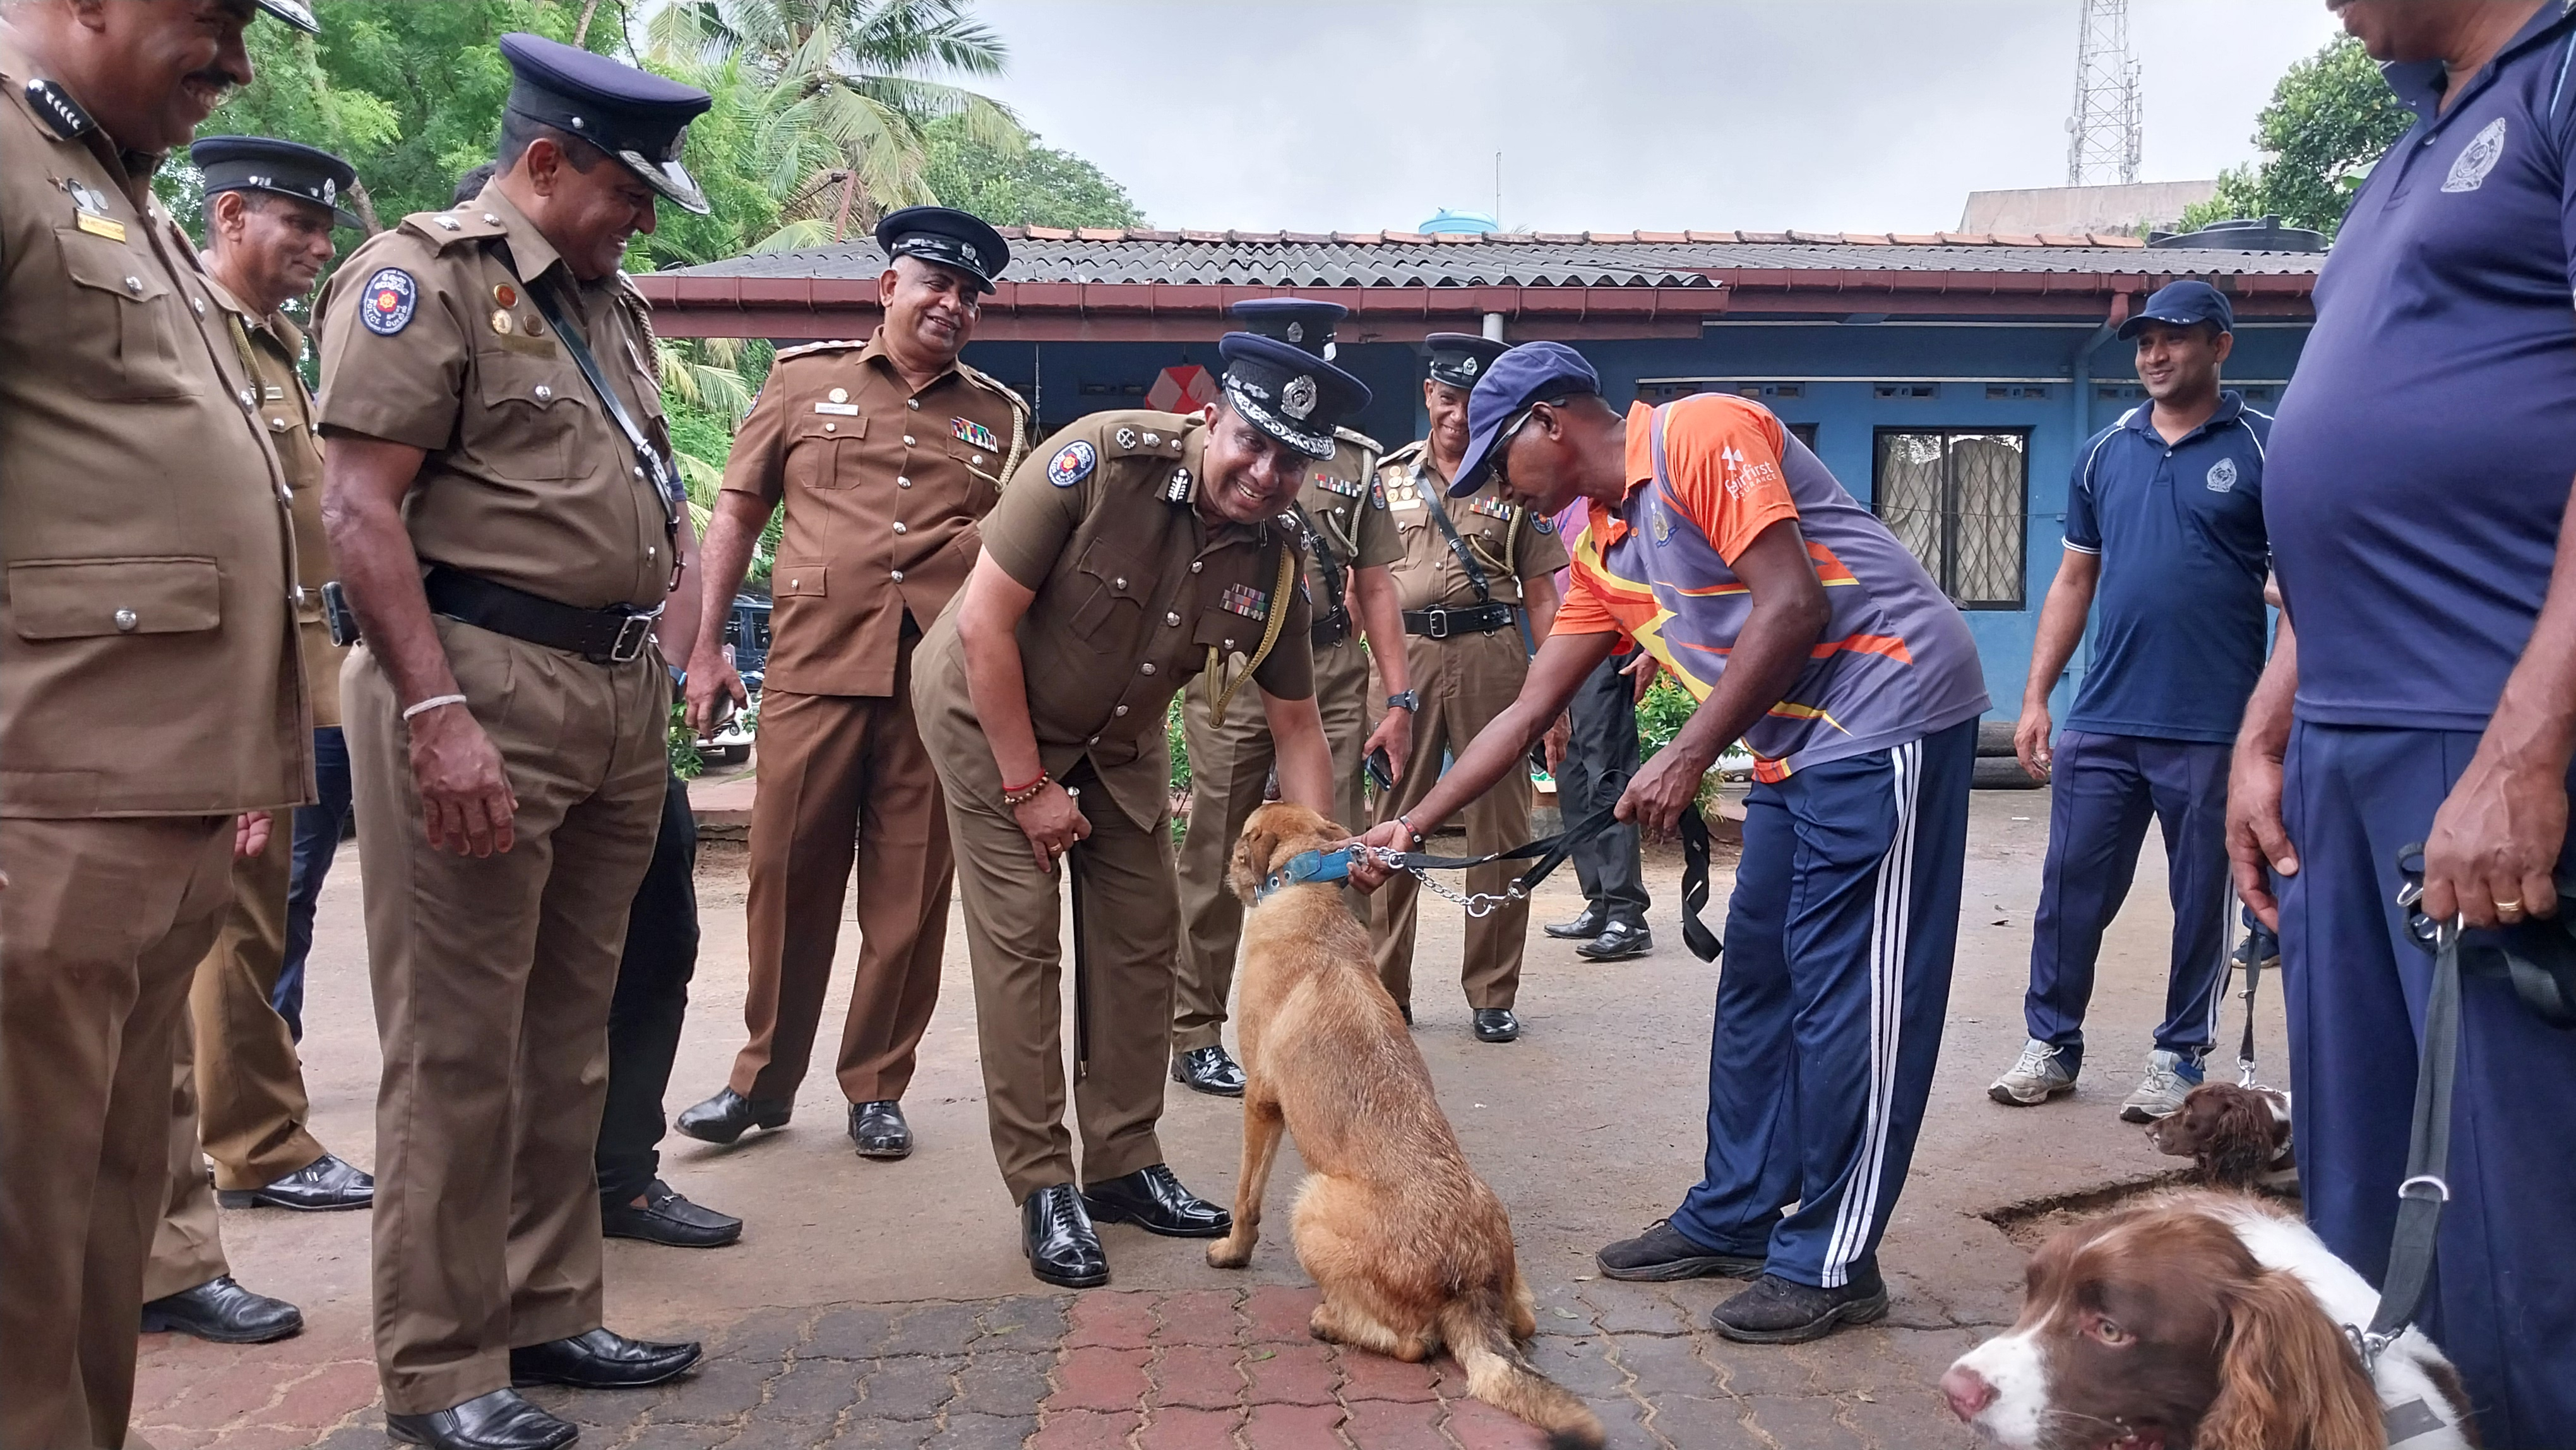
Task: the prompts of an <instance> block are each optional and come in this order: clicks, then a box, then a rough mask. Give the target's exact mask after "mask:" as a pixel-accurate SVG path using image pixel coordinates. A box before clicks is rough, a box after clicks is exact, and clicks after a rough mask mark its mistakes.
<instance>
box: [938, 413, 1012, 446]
mask: <svg viewBox="0 0 2576 1450" xmlns="http://www.w3.org/2000/svg"><path fill="white" fill-rule="evenodd" d="M948 436H949V437H951V438H954V439H956V440H957V441H958V442H960V443H963V444H966V445H967V446H969V447H973V448H981V449H983V450H984V451H985V452H987V453H999V452H1001V451H1002V440H1001V439H999V438H996V437H994V436H993V430H992V429H990V428H987V427H985V426H984V425H983V424H981V423H978V422H976V421H975V420H974V419H972V418H951V419H949V420H948Z"/></svg>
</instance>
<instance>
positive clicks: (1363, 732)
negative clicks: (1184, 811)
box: [1172, 297, 1413, 1097]
mask: <svg viewBox="0 0 2576 1450" xmlns="http://www.w3.org/2000/svg"><path fill="white" fill-rule="evenodd" d="M1233 311H1234V315H1235V317H1236V318H1237V319H1238V320H1240V321H1241V322H1242V323H1243V325H1244V327H1245V329H1246V330H1247V331H1251V332H1255V333H1258V334H1260V335H1261V336H1263V337H1274V338H1277V339H1279V340H1280V341H1282V342H1286V343H1291V344H1293V345H1295V346H1297V347H1301V348H1304V349H1305V350H1306V351H1308V352H1311V353H1313V354H1314V355H1315V356H1317V357H1319V358H1322V359H1324V360H1326V361H1328V362H1329V361H1331V360H1332V356H1333V327H1334V324H1336V323H1338V322H1340V321H1341V320H1342V318H1343V317H1344V316H1346V315H1347V314H1348V313H1349V311H1350V309H1349V308H1347V307H1344V306H1342V305H1341V304H1340V303H1338V302H1316V301H1311V300H1308V299H1306V298H1302V297H1264V298H1260V299H1257V300H1254V301H1250V302H1238V303H1236V304H1234V309H1233ZM1333 442H1334V447H1333V456H1332V457H1330V458H1327V459H1324V460H1322V461H1321V462H1318V463H1315V464H1312V465H1310V466H1309V467H1308V468H1307V469H1306V476H1305V482H1304V483H1303V484H1301V485H1300V486H1299V487H1298V490H1297V500H1296V502H1295V503H1294V504H1293V505H1291V507H1290V509H1289V511H1288V516H1289V518H1290V519H1291V520H1293V521H1294V522H1295V523H1296V525H1297V527H1298V532H1299V535H1300V541H1301V542H1302V543H1303V544H1304V546H1305V549H1306V598H1307V600H1308V608H1309V609H1311V610H1312V611H1313V612H1314V615H1315V623H1314V627H1313V629H1312V631H1311V634H1312V637H1313V640H1314V649H1315V704H1316V705H1317V706H1318V707H1319V708H1320V709H1321V710H1322V712H1323V717H1324V738H1325V742H1326V743H1327V744H1328V745H1330V746H1331V748H1332V752H1333V780H1334V782H1335V784H1336V785H1337V786H1338V787H1339V791H1338V793H1337V794H1336V795H1335V797H1334V800H1335V807H1334V812H1333V819H1334V820H1336V821H1340V822H1342V823H1343V824H1344V825H1345V826H1348V827H1350V828H1351V829H1354V830H1357V829H1359V828H1360V827H1361V826H1363V825H1365V824H1366V823H1367V818H1366V817H1365V816H1363V815H1362V814H1361V811H1362V810H1363V809H1364V806H1363V804H1362V796H1361V783H1362V781H1364V780H1365V779H1366V768H1365V767H1364V766H1363V765H1362V761H1363V759H1365V758H1367V757H1372V756H1374V757H1376V758H1377V759H1379V760H1382V761H1384V762H1386V763H1387V764H1388V765H1389V767H1390V768H1391V769H1402V768H1403V765H1404V762H1405V761H1406V760H1407V759H1408V758H1409V757H1410V755H1411V753H1412V749H1413V712H1412V710H1411V708H1410V704H1411V701H1412V700H1413V695H1412V692H1411V689H1410V688H1409V687H1408V686H1407V684H1406V678H1407V670H1406V667H1405V658H1404V644H1403V640H1404V633H1403V626H1402V624H1401V622H1400V621H1399V620H1398V619H1397V617H1396V600H1395V585H1394V582H1393V581H1392V580H1391V579H1389V578H1388V577H1387V566H1388V565H1389V564H1392V563H1394V562H1395V561H1396V560H1398V559H1400V558H1402V557H1404V551H1403V549H1402V548H1401V547H1400V546H1399V545H1398V544H1397V543H1396V539H1395V528H1394V525H1393V524H1392V523H1391V522H1390V521H1389V519H1388V517H1387V512H1386V496H1385V495H1384V494H1382V493H1380V492H1379V491H1378V488H1377V463H1378V455H1379V454H1380V453H1381V452H1382V451H1384V450H1382V449H1380V448H1379V447H1378V445H1377V442H1376V440H1374V439H1372V438H1369V437H1368V436H1367V435H1365V434H1361V433H1354V432H1352V431H1351V430H1350V429H1348V428H1336V429H1334V430H1333ZM1363 636H1365V637H1366V638H1367V640H1368V641H1369V646H1368V648H1367V649H1365V650H1363V649H1362V648H1361V647H1360V640H1361V639H1362V637H1363ZM1372 657H1374V658H1376V659H1378V660H1381V661H1384V662H1385V663H1386V665H1387V666H1388V668H1386V671H1385V673H1386V684H1387V689H1388V690H1389V691H1391V692H1392V695H1391V697H1390V698H1389V699H1388V700H1387V702H1386V705H1385V706H1383V707H1380V708H1382V709H1383V710H1384V718H1383V719H1382V720H1380V721H1379V722H1378V727H1377V729H1376V730H1375V731H1374V732H1372V731H1371V730H1370V729H1369V716H1370V714H1371V713H1372V710H1371V706H1370V701H1369V661H1370V659H1371V658H1372ZM1214 684H1215V681H1214V680H1213V679H1210V678H1204V677H1203V678H1201V679H1200V680H1199V681H1198V682H1197V683H1195V684H1193V685H1192V686H1191V687H1190V688H1189V689H1187V690H1185V691H1183V692H1182V696H1181V729H1182V732H1183V736H1184V738H1185V739H1186V741H1187V743H1188V745H1189V751H1190V828H1189V831H1188V833H1187V834H1185V835H1184V836H1183V837H1182V838H1181V848H1180V858H1181V859H1180V881H1181V951H1180V961H1179V968H1178V970H1179V976H1178V980H1177V981H1176V982H1175V983H1174V986H1173V990H1172V1081H1174V1082H1177V1083H1180V1084H1181V1085H1182V1086H1184V1087H1189V1088H1193V1089H1196V1090H1197V1091H1199V1092H1203V1093H1213V1094H1215V1095H1217V1096H1219V1097H1239V1096H1241V1095H1242V1093H1243V1069H1242V1068H1241V1067H1239V1066H1237V1065H1236V1064H1235V1061H1234V1059H1233V1058H1231V1057H1229V1056H1227V1055H1226V1051H1225V1044H1224V1042H1223V1041H1222V1040H1221V1037H1220V1034H1221V1033H1222V1031H1223V1029H1224V1027H1225V1016H1226V994H1227V993H1228V992H1229V991H1231V990H1232V989H1233V986H1234V957H1235V951H1236V949H1237V947H1238V946H1239V945H1240V943H1241V941H1242V937H1243V902H1242V900H1241V899H1240V898H1238V897H1237V896H1236V895H1235V894H1234V888H1233V887H1231V886H1229V885H1227V884H1226V879H1225V873H1226V863H1227V861H1228V860H1229V858H1231V857H1232V856H1233V854H1234V838H1235V837H1237V836H1239V835H1241V834H1243V823H1244V821H1245V819H1246V818H1248V817H1249V816H1251V814H1252V810H1253V807H1255V806H1258V805H1260V804H1261V796H1262V791H1263V789H1264V788H1265V786H1266V785H1267V783H1268V781H1269V778H1270V767H1271V764H1272V759H1273V752H1272V750H1271V748H1270V727H1269V724H1268V722H1266V721H1265V720H1263V719H1262V717H1261V714H1260V712H1259V711H1254V710H1241V711H1236V712H1234V713H1233V714H1232V715H1231V716H1230V718H1228V719H1227V721H1226V723H1225V724H1223V725H1222V726H1220V725H1218V724H1216V723H1215V722H1214V721H1213V720H1211V719H1210V718H1209V709H1208V707H1209V706H1210V705H1211V704H1212V703H1213V702H1214V700H1215V694H1214V690H1213V688H1212V687H1213V686H1214ZM1398 707H1402V708H1398ZM1363 737H1366V738H1365V739H1363ZM1351 900H1352V903H1353V911H1354V912H1355V913H1357V914H1359V915H1361V917H1362V918H1363V919H1365V918H1366V912H1367V907H1366V905H1365V904H1364V903H1363V902H1362V899H1361V898H1360V897H1359V896H1358V895H1356V894H1354V895H1353V896H1352V897H1351Z"/></svg>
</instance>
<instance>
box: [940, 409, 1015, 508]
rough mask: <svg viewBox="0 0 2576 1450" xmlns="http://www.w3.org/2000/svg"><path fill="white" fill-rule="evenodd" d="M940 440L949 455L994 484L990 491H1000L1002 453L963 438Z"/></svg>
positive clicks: (977, 475) (973, 472) (967, 469)
mask: <svg viewBox="0 0 2576 1450" xmlns="http://www.w3.org/2000/svg"><path fill="white" fill-rule="evenodd" d="M943 426H944V425H943ZM939 442H940V446H941V447H942V448H945V449H947V450H948V456H949V457H951V458H954V459H956V460H957V462H958V463H959V465H961V466H962V467H964V468H965V469H966V471H967V472H969V473H972V474H974V475H975V476H976V477H977V478H980V479H982V480H984V481H985V482H986V483H988V484H990V485H992V489H991V490H988V492H989V491H998V490H999V489H1000V488H1001V486H1002V474H1001V469H1002V455H1000V454H998V453H995V452H994V451H992V450H991V449H989V448H986V447H984V446H982V445H981V444H976V443H969V442H967V441H966V440H965V439H963V438H955V437H950V438H943V439H941V440H939Z"/></svg>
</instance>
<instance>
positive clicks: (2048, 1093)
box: [1986, 1037, 2075, 1108]
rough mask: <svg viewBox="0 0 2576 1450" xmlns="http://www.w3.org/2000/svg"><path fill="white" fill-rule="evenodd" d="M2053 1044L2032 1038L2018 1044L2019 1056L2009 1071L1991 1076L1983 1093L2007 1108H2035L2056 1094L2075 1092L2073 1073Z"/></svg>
mask: <svg viewBox="0 0 2576 1450" xmlns="http://www.w3.org/2000/svg"><path fill="white" fill-rule="evenodd" d="M2057 1058H2058V1052H2057V1049H2056V1048H2054V1047H2051V1046H2049V1045H2048V1044H2047V1043H2045V1042H2042V1041H2040V1040H2039V1039H2038V1038H2035V1037H2034V1038H2032V1039H2031V1040H2030V1041H2028V1042H2025V1043H2023V1044H2022V1049H2021V1058H2020V1060H2019V1061H2017V1062H2015V1063H2014V1064H2013V1065H2012V1071H2010V1072H2007V1073H2005V1074H2004V1075H2003V1076H2001V1077H1999V1078H1996V1079H1995V1085H1994V1086H1993V1087H1990V1088H1988V1089H1986V1096H1987V1097H1990V1098H1993V1099H1994V1100H1995V1101H1996V1102H1999V1103H2001V1104H2003V1105H2004V1106H2005V1107H2008V1108H2028V1107H2036V1106H2038V1105H2039V1104H2041V1103H2044V1102H2047V1101H2048V1100H2049V1099H2050V1098H2053V1097H2055V1096H2057V1095H2058V1094H2059V1093H2071V1092H2073V1091H2075V1074H2073V1073H2071V1072H2068V1071H2067V1070H2066V1064H2064V1063H2062V1062H2060V1061H2058V1060H2057Z"/></svg>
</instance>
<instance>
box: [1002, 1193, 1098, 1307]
mask: <svg viewBox="0 0 2576 1450" xmlns="http://www.w3.org/2000/svg"><path fill="white" fill-rule="evenodd" d="M1020 1252H1021V1253H1024V1254H1026V1255H1028V1258H1029V1272H1030V1273H1032V1274H1035V1275H1037V1276H1038V1278H1039V1279H1041V1280H1043V1281H1045V1282H1046V1283H1049V1284H1055V1285H1059V1286H1061V1287H1063V1288H1067V1289H1096V1288H1098V1287H1099V1286H1101V1285H1103V1284H1106V1283H1108V1282H1109V1256H1108V1255H1107V1254H1105V1253H1102V1252H1101V1250H1100V1234H1099V1232H1098V1231H1097V1230H1095V1229H1094V1228H1092V1226H1091V1215H1090V1214H1088V1213H1085V1212H1084V1211H1083V1208H1082V1195H1081V1194H1079V1193H1076V1192H1074V1190H1073V1185H1072V1184H1070V1183H1059V1184H1056V1185H1055V1186H1054V1187H1052V1188H1041V1189H1039V1190H1038V1191H1037V1192H1035V1193H1032V1194H1030V1195H1029V1196H1028V1197H1026V1198H1024V1199H1022V1200H1020Z"/></svg>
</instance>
